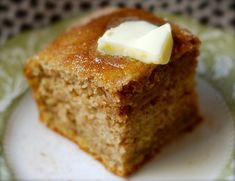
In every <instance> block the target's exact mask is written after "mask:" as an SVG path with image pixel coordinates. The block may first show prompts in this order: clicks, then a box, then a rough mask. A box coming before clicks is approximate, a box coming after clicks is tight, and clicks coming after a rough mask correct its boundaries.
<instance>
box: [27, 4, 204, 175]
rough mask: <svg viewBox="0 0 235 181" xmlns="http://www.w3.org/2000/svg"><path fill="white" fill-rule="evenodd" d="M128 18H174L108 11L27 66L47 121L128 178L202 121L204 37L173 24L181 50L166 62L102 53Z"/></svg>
mask: <svg viewBox="0 0 235 181" xmlns="http://www.w3.org/2000/svg"><path fill="white" fill-rule="evenodd" d="M127 20H128V21H131V20H143V21H146V22H149V23H152V24H154V25H157V26H160V25H162V24H165V23H166V22H167V21H166V20H165V19H162V18H160V17H156V16H155V15H153V14H151V13H149V12H145V11H142V10H134V9H117V10H111V11H108V12H107V11H105V10H103V14H102V13H95V14H93V15H92V16H90V17H86V19H83V20H80V21H79V22H78V23H76V24H74V25H73V26H71V27H70V28H68V29H67V30H66V31H65V32H63V33H62V34H60V35H59V36H58V37H57V38H56V39H55V40H54V41H53V42H52V43H51V44H49V45H48V47H47V48H45V49H44V50H42V51H41V52H39V53H38V54H37V55H35V56H33V57H32V58H30V60H29V62H28V63H27V65H26V67H25V70H24V71H25V75H26V77H27V79H28V82H29V84H30V86H31V88H32V92H33V96H34V98H35V100H36V102H37V105H38V108H39V113H40V120H41V122H43V123H44V124H45V125H47V126H48V127H49V128H51V129H53V130H55V131H57V132H58V133H60V134H62V135H64V136H65V137H67V138H68V139H70V140H72V141H74V142H75V143H76V144H78V145H79V147H80V148H81V149H83V150H84V151H86V152H88V153H89V154H91V155H92V156H93V157H94V158H96V159H97V160H99V161H101V162H102V163H103V164H104V165H105V167H106V168H107V169H108V170H110V171H112V172H114V173H115V174H117V175H121V176H125V175H129V174H131V173H133V171H134V170H136V169H137V168H138V167H139V166H140V165H141V164H142V163H144V162H145V161H146V160H147V159H148V158H150V157H152V156H153V155H154V154H155V153H156V152H157V151H158V150H159V149H160V148H161V147H162V145H163V144H165V143H166V142H167V141H169V140H171V139H172V138H174V137H175V136H177V135H178V134H179V133H180V132H182V131H183V130H185V129H187V128H188V127H190V126H192V125H193V124H195V123H197V122H198V121H199V118H200V116H199V113H198V105H197V95H196V92H195V68H196V65H197V56H198V54H199V44H200V42H199V40H198V38H196V37H195V36H193V35H192V34H191V33H189V32H188V31H187V30H185V29H181V28H179V27H178V26H177V25H175V24H172V23H170V24H171V28H172V37H173V49H172V53H171V56H170V57H171V58H170V61H169V62H168V63H167V64H165V65H156V64H146V63H143V62H141V61H137V60H134V59H132V58H130V57H125V56H111V55H107V54H103V53H100V52H99V51H97V41H98V39H99V38H100V37H101V36H102V35H103V34H104V32H105V31H106V30H107V29H109V28H111V27H116V26H118V25H119V24H120V23H122V22H125V21H127Z"/></svg>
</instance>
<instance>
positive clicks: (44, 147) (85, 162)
mask: <svg viewBox="0 0 235 181" xmlns="http://www.w3.org/2000/svg"><path fill="white" fill-rule="evenodd" d="M165 16H168V17H169V19H172V20H173V21H174V22H176V23H177V24H181V25H182V26H183V27H187V28H188V29H190V30H191V31H193V32H194V33H195V34H197V35H198V36H199V37H200V39H201V41H202V46H201V55H200V57H199V65H198V71H197V72H198V75H197V82H198V86H197V90H198V94H199V105H200V109H201V112H202V114H203V116H204V118H205V121H204V122H203V123H202V124H201V125H200V126H199V127H198V128H197V129H195V130H194V131H193V132H191V133H185V134H184V135H183V137H181V138H178V139H177V140H176V141H174V142H172V143H171V144H170V145H168V146H167V147H165V148H164V149H163V150H162V151H161V152H160V153H159V155H157V156H156V157H155V158H154V159H153V160H151V161H150V162H149V163H147V164H146V165H144V166H143V167H142V168H141V169H140V170H139V171H138V172H137V173H136V174H134V175H133V176H131V177H129V178H127V179H128V180H234V178H235V177H234V169H235V158H234V157H235V148H234V143H235V142H234V141H235V134H234V132H235V51H234V50H235V40H234V37H235V35H234V33H233V32H229V31H222V30H219V29H213V28H209V27H203V26H201V25H199V24H198V23H197V22H194V21H192V20H189V19H186V18H183V17H179V16H177V17H175V16H171V15H165ZM72 21H74V18H71V19H69V20H65V21H62V22H60V23H58V24H55V25H51V26H49V27H47V28H44V29H41V30H35V31H31V32H27V33H23V34H20V35H18V36H16V37H14V38H12V39H10V40H8V41H7V42H6V43H4V44H3V45H0V180H11V179H20V180H35V179H37V180H52V179H53V180H79V179H80V180H126V178H125V179H124V178H121V177H117V176H115V175H113V174H111V173H109V172H108V171H106V169H105V168H104V167H103V166H102V165H101V164H100V163H99V162H97V161H95V160H93V159H92V158H91V157H90V156H89V155H87V154H86V153H84V152H83V151H81V150H79V149H78V148H77V147H76V146H75V144H73V143H71V142H70V141H68V140H67V139H65V138H63V137H61V136H59V135H58V134H56V133H54V132H52V131H50V130H49V129H47V128H46V127H45V126H43V125H42V124H40V123H39V122H38V121H37V117H38V112H37V109H36V106H35V103H34V101H33V99H32V96H31V92H30V91H27V89H28V85H27V83H26V81H25V79H24V77H23V74H22V68H23V66H24V64H25V61H26V59H27V57H29V56H31V55H33V54H34V53H35V52H37V51H39V50H40V49H42V48H43V47H45V46H46V45H47V43H48V42H50V41H51V40H52V39H53V38H54V37H55V36H56V35H57V34H58V33H59V32H61V31H62V30H63V29H64V28H65V27H66V26H67V25H68V24H70V23H71V22H72Z"/></svg>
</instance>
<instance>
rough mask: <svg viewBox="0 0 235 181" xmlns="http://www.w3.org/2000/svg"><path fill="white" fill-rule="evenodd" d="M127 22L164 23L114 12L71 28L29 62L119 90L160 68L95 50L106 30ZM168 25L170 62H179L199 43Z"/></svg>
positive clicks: (137, 13)
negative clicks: (170, 50) (171, 38)
mask: <svg viewBox="0 0 235 181" xmlns="http://www.w3.org/2000/svg"><path fill="white" fill-rule="evenodd" d="M127 20H145V21H148V22H150V23H153V24H156V25H162V24H164V23H165V22H166V20H164V19H162V18H159V17H156V16H155V15H153V14H151V13H149V12H146V11H143V10H136V9H119V10H115V11H112V12H111V13H109V14H106V15H101V16H98V17H96V18H94V19H91V20H90V21H88V22H86V23H83V24H78V25H74V26H72V27H70V28H69V29H68V30H66V31H65V32H63V33H62V34H61V35H59V36H58V37H57V38H56V39H55V40H54V41H53V42H52V43H51V44H50V45H49V46H48V47H47V48H46V49H44V50H43V51H41V52H40V53H39V54H38V55H37V56H34V57H33V58H31V60H35V61H37V62H39V63H40V64H43V65H44V66H45V65H46V66H48V67H50V69H56V70H61V71H68V72H70V73H72V74H79V75H84V76H86V77H87V78H88V79H93V80H97V81H98V84H100V85H102V84H106V85H107V86H108V87H110V86H112V87H116V88H117V89H119V88H120V87H122V86H123V85H125V84H127V83H128V82H129V81H130V80H136V79H138V78H139V77H141V76H148V75H149V74H150V73H151V72H152V70H153V69H154V68H155V67H156V66H160V65H153V64H144V63H142V62H140V61H135V60H133V59H131V58H128V57H119V56H110V55H104V54H101V53H99V52H98V51H97V50H96V49H97V40H98V39H99V37H101V36H102V35H103V33H104V32H105V31H106V30H107V29H109V28H110V27H113V26H117V25H119V24H120V23H122V22H124V21H127ZM171 25H172V35H173V41H174V46H173V51H172V55H171V60H170V61H177V59H179V61H180V57H181V56H182V55H183V54H184V53H186V52H188V51H191V50H192V49H198V46H199V40H198V39H197V38H196V37H195V36H193V35H192V34H190V33H189V32H188V31H187V30H185V29H180V28H179V27H178V26H176V25H174V24H172V23H171ZM162 66H164V65H162Z"/></svg>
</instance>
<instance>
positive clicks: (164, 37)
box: [97, 21, 173, 64]
mask: <svg viewBox="0 0 235 181" xmlns="http://www.w3.org/2000/svg"><path fill="white" fill-rule="evenodd" d="M172 47H173V38H172V34H171V26H170V24H169V23H166V24H164V25H162V26H156V25H153V24H151V23H149V22H146V21H126V22H123V23H121V24H120V25H119V26H117V27H114V28H111V29H108V30H107V31H106V32H105V33H104V34H103V36H102V37H100V38H99V40H98V46H97V49H98V51H100V52H102V53H105V54H108V55H116V56H127V57H131V58H134V59H136V60H138V61H141V62H144V63H153V64H167V63H168V62H169V60H170V57H171V51H172Z"/></svg>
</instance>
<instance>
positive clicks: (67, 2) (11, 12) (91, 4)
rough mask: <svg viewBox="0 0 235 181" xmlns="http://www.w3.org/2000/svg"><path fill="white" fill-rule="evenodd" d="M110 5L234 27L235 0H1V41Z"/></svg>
mask: <svg viewBox="0 0 235 181" xmlns="http://www.w3.org/2000/svg"><path fill="white" fill-rule="evenodd" d="M108 6H115V7H132V8H139V9H145V10H148V11H152V12H156V13H158V12H167V13H168V12H170V13H174V14H178V15H181V14H183V15H186V16H189V17H192V18H194V19H196V20H198V21H199V22H201V23H202V24H206V25H209V26H214V27H218V28H226V29H231V30H232V31H234V30H235V1H234V0H143V1H141V0H113V1H112V0H0V42H4V41H5V40H6V39H8V38H10V37H12V36H14V35H15V34H17V33H19V32H21V31H25V30H29V29H33V28H40V27H43V26H46V25H48V24H49V23H53V22H56V21H59V20H61V19H63V18H66V17H70V16H73V15H75V14H76V13H78V12H87V11H92V10H95V9H98V8H104V7H108Z"/></svg>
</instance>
